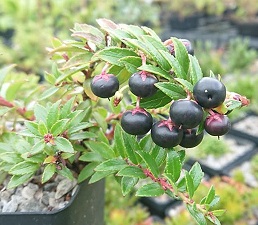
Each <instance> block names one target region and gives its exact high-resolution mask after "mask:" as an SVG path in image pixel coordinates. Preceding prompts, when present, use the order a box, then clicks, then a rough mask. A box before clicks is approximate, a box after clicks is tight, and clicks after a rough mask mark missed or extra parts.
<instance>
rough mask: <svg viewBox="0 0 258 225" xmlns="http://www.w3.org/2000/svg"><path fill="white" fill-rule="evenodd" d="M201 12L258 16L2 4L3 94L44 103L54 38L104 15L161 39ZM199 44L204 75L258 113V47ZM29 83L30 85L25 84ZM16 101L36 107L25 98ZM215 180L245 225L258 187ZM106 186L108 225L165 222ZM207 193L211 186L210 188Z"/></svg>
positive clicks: (239, 1) (16, 1)
mask: <svg viewBox="0 0 258 225" xmlns="http://www.w3.org/2000/svg"><path fill="white" fill-rule="evenodd" d="M200 12H201V14H205V15H207V16H211V15H212V16H219V17H222V16H225V15H226V16H227V17H228V12H230V17H232V18H233V19H234V20H236V19H237V18H238V19H242V17H243V15H245V18H252V19H255V18H257V15H258V14H256V13H257V12H258V4H257V2H256V1H253V0H220V1H216V0H198V1H192V0H173V1H169V0H130V1H128V0H108V1H103V0H78V1H74V0H54V1H51V0H2V1H0V68H2V70H6V71H5V72H8V73H10V74H9V75H8V76H7V78H6V79H7V80H6V82H5V83H7V84H6V85H7V86H8V87H7V86H6V85H5V86H1V87H0V92H1V93H0V94H1V96H4V97H5V98H6V99H7V100H10V101H13V100H15V99H16V95H20V96H24V99H27V97H28V96H30V97H31V98H34V99H37V98H40V96H36V95H34V94H33V93H36V90H37V88H38V87H37V83H38V82H42V79H43V74H44V73H45V71H51V67H52V65H51V60H50V59H49V55H48V54H47V51H46V47H49V46H51V41H52V38H53V37H58V38H59V39H62V40H65V39H69V38H70V35H71V32H70V29H72V28H73V26H74V23H75V22H76V23H87V24H92V25H96V19H97V18H107V19H111V20H113V21H114V22H116V23H129V24H135V25H145V26H149V27H151V28H152V29H154V30H155V31H156V32H157V33H158V34H159V35H161V37H162V34H163V32H164V30H165V29H166V27H167V26H168V25H169V20H168V19H169V17H170V16H171V15H178V16H179V17H180V18H181V19H182V18H183V17H187V16H190V15H193V14H196V13H198V14H199V13H200ZM225 12H227V13H226V14H225ZM239 15H241V16H239ZM193 44H194V46H195V55H196V56H197V58H198V60H199V62H200V64H201V67H202V69H203V72H204V74H205V75H206V76H209V73H210V70H212V71H213V72H214V74H220V75H221V77H222V79H223V82H225V83H227V86H228V88H229V89H230V90H234V91H235V92H238V93H241V94H243V95H246V96H247V97H248V98H249V99H250V100H251V103H252V104H251V108H253V109H254V110H257V112H258V107H257V105H258V89H257V83H258V54H257V50H254V49H251V48H250V47H249V39H247V38H239V37H235V38H233V39H231V40H228V42H227V43H226V44H225V45H222V46H217V45H215V44H214V43H212V42H211V41H209V40H207V41H196V42H194V43H193ZM14 64H15V65H16V66H15V69H13V67H14ZM8 65H11V66H8ZM24 80H26V81H27V82H23V81H24ZM14 81H15V82H14ZM17 84H18V85H17ZM16 104H19V106H20V107H24V106H26V107H27V108H28V109H29V108H30V107H29V106H28V105H26V104H27V103H26V101H25V100H24V101H20V102H16ZM1 110H2V111H4V110H9V109H4V108H2V109H1ZM1 110H0V111H1ZM241 111H242V110H241ZM234 115H237V113H235V114H234ZM0 116H1V112H0ZM1 119H3V118H2V117H1ZM4 119H8V118H4ZM1 129H2V128H0V130H1ZM220 144H223V143H220ZM206 145H207V146H209V149H210V150H211V151H213V148H212V145H214V146H215V145H216V146H217V144H214V143H213V142H209V141H208V142H206V143H204V146H203V148H205V147H207V146H206ZM214 146H213V147H214ZM216 149H218V148H216ZM221 150H225V148H221ZM225 151H226V150H225ZM213 153H214V154H215V153H216V154H219V153H220V152H216V151H214V152H213ZM255 162H257V158H256V161H255ZM253 165H254V166H253V167H254V168H255V171H256V172H257V168H256V167H257V166H256V167H255V163H253ZM211 183H212V184H213V185H214V186H215V187H216V190H218V192H219V193H218V194H219V195H221V196H224V197H222V198H223V199H224V200H223V201H222V202H221V204H222V205H220V206H219V207H222V208H230V209H231V210H232V213H227V215H226V216H225V218H224V220H223V224H224V225H227V224H232V221H234V220H238V221H240V222H237V223H234V224H239V225H240V224H242V225H243V224H245V223H244V222H243V219H242V218H243V215H244V214H245V212H246V208H247V207H252V206H253V204H254V203H253V202H252V201H249V200H252V199H255V198H254V197H253V196H255V194H256V196H257V193H256V192H257V190H256V192H255V191H251V190H249V189H248V190H249V191H248V193H247V194H244V193H240V192H239V189H237V188H236V187H235V186H234V185H230V184H228V183H225V182H222V183H221V182H220V180H219V179H218V178H216V179H214V180H212V181H211ZM106 184H107V185H106V190H107V191H106V212H105V214H106V222H107V224H108V225H120V224H123V225H129V224H130V225H153V224H161V223H159V222H155V221H154V219H152V218H151V217H150V213H149V212H148V210H147V209H146V208H144V207H142V205H140V204H139V202H138V199H137V198H135V197H132V196H129V197H121V190H120V187H119V185H118V184H117V183H116V181H115V178H108V179H107V180H106ZM242 185H243V184H242ZM205 188H207V187H205V186H204V189H205ZM244 188H247V187H244ZM250 196H251V197H250ZM197 197H198V196H197ZM247 200H248V201H247ZM247 202H248V203H247ZM228 204H231V205H230V206H228ZM244 216H246V215H244ZM250 216H251V215H250ZM163 224H166V225H177V224H178V225H179V224H180V225H181V224H182V225H183V224H184V225H191V224H193V222H192V221H191V220H190V217H189V215H188V213H186V211H185V210H182V211H181V212H180V214H178V215H177V216H175V217H173V218H168V219H167V220H166V221H163Z"/></svg>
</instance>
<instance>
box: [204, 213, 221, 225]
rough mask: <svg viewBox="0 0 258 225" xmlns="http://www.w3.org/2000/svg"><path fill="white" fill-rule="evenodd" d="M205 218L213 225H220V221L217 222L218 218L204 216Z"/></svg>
mask: <svg viewBox="0 0 258 225" xmlns="http://www.w3.org/2000/svg"><path fill="white" fill-rule="evenodd" d="M206 218H207V219H208V220H209V221H211V222H212V223H213V224H215V225H221V223H220V221H219V220H218V218H217V217H216V216H214V215H213V216H211V215H208V216H206Z"/></svg>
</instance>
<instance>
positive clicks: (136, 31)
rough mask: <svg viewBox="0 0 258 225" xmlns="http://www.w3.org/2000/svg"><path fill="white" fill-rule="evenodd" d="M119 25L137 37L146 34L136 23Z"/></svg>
mask: <svg viewBox="0 0 258 225" xmlns="http://www.w3.org/2000/svg"><path fill="white" fill-rule="evenodd" d="M119 27H120V28H121V29H123V30H125V31H126V32H127V33H129V34H130V35H132V36H133V37H135V38H137V37H139V36H141V35H144V34H145V32H144V30H143V29H141V28H140V27H138V26H135V25H128V24H119Z"/></svg>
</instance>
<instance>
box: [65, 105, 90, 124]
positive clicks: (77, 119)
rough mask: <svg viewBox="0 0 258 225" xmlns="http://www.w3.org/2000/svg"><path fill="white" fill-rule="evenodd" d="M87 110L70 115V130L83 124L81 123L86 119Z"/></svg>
mask: <svg viewBox="0 0 258 225" xmlns="http://www.w3.org/2000/svg"><path fill="white" fill-rule="evenodd" d="M87 110H89V109H85V110H76V111H74V112H72V113H70V114H69V118H70V119H71V120H70V122H69V128H71V127H74V126H77V125H79V124H80V123H81V121H82V120H83V119H84V117H85V116H86V114H87Z"/></svg>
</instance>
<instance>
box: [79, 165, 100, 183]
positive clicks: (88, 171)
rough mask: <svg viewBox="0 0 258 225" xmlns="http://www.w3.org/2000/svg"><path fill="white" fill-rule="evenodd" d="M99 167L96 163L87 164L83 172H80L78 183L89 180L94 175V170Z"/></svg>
mask: <svg viewBox="0 0 258 225" xmlns="http://www.w3.org/2000/svg"><path fill="white" fill-rule="evenodd" d="M97 165H98V163H96V162H91V163H89V164H87V165H86V166H85V167H84V168H83V169H82V171H81V172H80V174H79V176H78V183H81V182H82V181H84V180H86V179H88V178H89V177H90V176H91V175H92V174H93V173H94V168H95V167H96V166H97Z"/></svg>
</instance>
